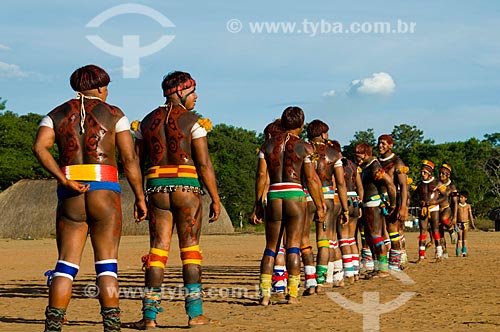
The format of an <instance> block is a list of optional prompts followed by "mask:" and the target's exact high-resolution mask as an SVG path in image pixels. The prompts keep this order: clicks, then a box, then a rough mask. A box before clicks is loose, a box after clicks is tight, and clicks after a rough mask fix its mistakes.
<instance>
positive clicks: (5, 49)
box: [0, 44, 10, 51]
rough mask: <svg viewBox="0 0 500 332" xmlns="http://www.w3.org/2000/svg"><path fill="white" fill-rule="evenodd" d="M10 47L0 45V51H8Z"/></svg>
mask: <svg viewBox="0 0 500 332" xmlns="http://www.w3.org/2000/svg"><path fill="white" fill-rule="evenodd" d="M9 50H10V47H9V46H7V45H4V44H0V51H9Z"/></svg>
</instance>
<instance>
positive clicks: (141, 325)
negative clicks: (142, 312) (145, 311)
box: [121, 319, 156, 331]
mask: <svg viewBox="0 0 500 332" xmlns="http://www.w3.org/2000/svg"><path fill="white" fill-rule="evenodd" d="M121 326H122V327H123V328H127V329H132V330H140V331H144V330H154V329H156V322H155V321H154V320H145V319H141V320H140V321H138V322H132V323H122V325H121Z"/></svg>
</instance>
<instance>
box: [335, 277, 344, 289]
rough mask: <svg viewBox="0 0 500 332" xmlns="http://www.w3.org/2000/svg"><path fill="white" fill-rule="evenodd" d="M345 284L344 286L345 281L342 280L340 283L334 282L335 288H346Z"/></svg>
mask: <svg viewBox="0 0 500 332" xmlns="http://www.w3.org/2000/svg"><path fill="white" fill-rule="evenodd" d="M344 286H345V284H344V279H342V280H340V281H334V282H333V287H344Z"/></svg>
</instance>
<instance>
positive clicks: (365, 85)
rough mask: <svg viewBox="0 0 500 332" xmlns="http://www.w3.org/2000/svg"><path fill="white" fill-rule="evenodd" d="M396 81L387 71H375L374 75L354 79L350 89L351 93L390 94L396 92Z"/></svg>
mask: <svg viewBox="0 0 500 332" xmlns="http://www.w3.org/2000/svg"><path fill="white" fill-rule="evenodd" d="M395 88H396V83H394V80H393V79H392V77H391V75H389V74H387V73H383V72H381V73H374V74H373V75H372V77H368V78H363V79H360V80H354V81H352V82H351V87H350V89H349V93H350V94H368V95H375V94H378V95H390V94H391V93H393V92H394V89H395Z"/></svg>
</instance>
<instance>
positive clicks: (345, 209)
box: [333, 166, 349, 224]
mask: <svg viewBox="0 0 500 332" xmlns="http://www.w3.org/2000/svg"><path fill="white" fill-rule="evenodd" d="M333 176H334V177H335V183H336V184H337V191H338V195H339V199H340V204H341V205H342V216H341V217H342V222H341V224H346V223H348V222H349V201H348V200H347V186H346V183H345V177H344V167H342V166H337V167H334V168H333Z"/></svg>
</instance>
